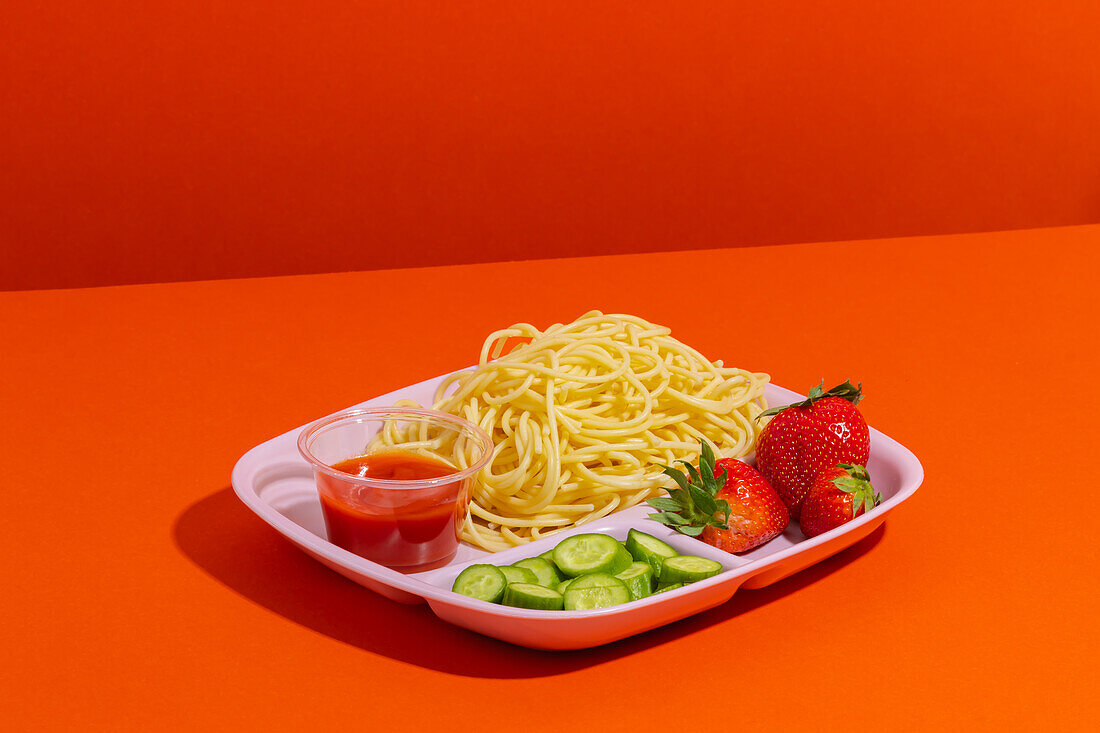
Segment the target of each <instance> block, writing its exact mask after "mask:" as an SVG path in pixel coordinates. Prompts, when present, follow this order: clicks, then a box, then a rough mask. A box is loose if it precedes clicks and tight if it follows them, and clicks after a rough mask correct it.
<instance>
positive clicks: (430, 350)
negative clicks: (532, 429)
mask: <svg viewBox="0 0 1100 733" xmlns="http://www.w3.org/2000/svg"><path fill="white" fill-rule="evenodd" d="M1097 273H1100V226H1084V227H1070V228H1058V229H1040V230H1030V231H1013V232H1000V233H992V234H971V235H957V236H944V237H927V238H912V239H894V240H880V241H860V242H841V243H826V244H808V245H791V246H780V247H763V248H753V249H728V250H708V251H692V252H679V253H672V254H661V253H658V254H639V255H621V256H608V257H594V258H580V259H562V260H549V261H534V262H512V263H501V264H483V265H468V266H453V267H438V268H424V269H409V270H391V271H374V272H363V273H348V274H334V275H310V276H298V277H286V278H270V279H256V280H231V281H218V282H192V283H176V284H167V285H140V286H126V287H111V288H101V289H90V290H67V291H33V292H9V293H0V338H2V342H0V343H2V346H0V363H2V366H3V377H4V378H3V380H2V382H0V407H2V410H3V413H2V414H3V421H2V427H0V431H2V433H0V436H2V445H3V446H4V450H5V456H6V460H5V462H4V466H5V470H4V482H3V486H4V489H5V492H4V493H5V499H6V501H5V506H6V512H5V521H4V523H3V531H2V532H0V543H2V544H0V551H2V554H3V564H2V567H3V572H4V581H5V582H4V587H5V593H4V600H3V602H2V603H0V608H2V611H0V629H2V632H0V633H2V635H3V638H2V642H0V648H2V649H3V659H4V665H3V684H2V685H0V696H2V697H4V698H6V699H4V700H3V704H2V708H3V709H4V711H5V712H4V713H3V717H5V718H7V719H8V720H9V723H14V724H15V728H17V729H46V728H64V729H69V730H88V729H115V730H123V729H136V730H159V729H165V728H168V729H190V730H229V729H235V730H278V729H318V730H320V729H329V730H339V729H351V728H354V729H357V730H387V729H391V727H392V729H394V730H410V731H417V730H447V731H450V730H505V731H507V730H523V731H532V730H548V731H549V730H562V729H566V730H584V729H592V730H597V729H598V730H616V731H618V730H649V729H653V730H658V729H661V730H671V729H674V728H671V727H670V726H675V729H683V730H688V729H691V730H701V731H709V730H724V729H727V728H729V729H732V730H739V729H742V728H743V729H746V730H765V729H779V728H782V729H790V730H798V729H803V728H804V729H832V730H854V729H875V730H894V729H913V730H931V729H935V728H941V727H943V728H947V729H952V730H962V729H966V730H973V729H1005V728H1008V729H1028V728H1031V729H1041V730H1079V729H1080V730H1084V729H1096V727H1097V726H1098V725H1100V716H1098V707H1097V702H1096V692H1097V681H1098V675H1097V673H1096V671H1095V664H1096V662H1095V657H1096V654H1097V652H1100V644H1098V634H1097V630H1098V624H1097V622H1096V608H1097V601H1098V594H1097V587H1098V583H1097V577H1098V575H1100V564H1098V561H1097V551H1096V545H1097V543H1096V541H1095V539H1093V538H1091V537H1090V536H1089V532H1090V531H1091V530H1090V529H1089V527H1090V526H1091V524H1090V522H1089V521H1086V522H1085V523H1084V524H1081V523H1079V522H1078V521H1077V520H1076V519H1074V518H1073V517H1072V516H1071V515H1072V514H1073V513H1074V512H1076V511H1078V510H1080V511H1082V512H1083V513H1084V515H1085V518H1086V519H1088V518H1089V517H1091V516H1093V507H1092V496H1091V488H1092V486H1093V484H1094V483H1095V473H1096V455H1097V451H1096V447H1095V440H1096V436H1097V431H1096V425H1095V424H1096V414H1097V412H1098V410H1100V400H1098V397H1097V394H1098V390H1097V387H1096V384H1095V381H1096V374H1097V373H1098V372H1100V359H1098V354H1100V349H1098V346H1097V339H1096V335H1095V324H1096V322H1097V320H1098V318H1100V298H1098V297H1097V277H1096V276H1097ZM592 308H598V309H601V310H605V311H609V312H628V313H634V314H637V315H641V316H643V317H645V318H648V319H650V320H653V321H656V322H658V323H662V324H665V325H668V326H671V327H672V329H673V333H674V335H676V336H677V337H679V338H680V339H681V340H683V341H686V342H687V343H690V344H692V345H694V346H696V347H698V348H699V349H700V350H701V351H702V352H703V353H704V354H706V355H708V356H709V357H711V358H714V359H718V358H721V359H724V360H725V361H726V362H727V363H730V364H735V365H738V366H742V367H745V368H750V369H754V370H762V371H767V372H769V373H770V374H771V375H772V378H773V381H775V382H776V383H777V384H779V385H782V386H786V387H789V388H792V389H795V390H798V391H802V392H804V391H805V390H806V389H808V388H809V387H810V386H812V385H814V384H817V383H818V382H819V381H821V380H822V379H824V380H825V381H826V382H839V381H843V380H844V379H845V378H849V377H850V378H852V379H853V380H856V379H858V380H862V382H863V384H864V387H865V391H866V393H867V399H866V400H865V401H864V402H863V403H862V405H861V408H862V409H863V410H864V412H865V414H866V415H867V417H868V420H869V422H870V423H871V424H872V425H873V426H875V427H877V428H878V429H880V430H882V431H883V432H885V433H886V434H888V435H890V436H892V437H894V438H896V439H897V440H899V441H900V442H902V443H903V444H905V445H906V446H908V447H909V448H911V449H912V450H913V451H914V452H915V453H916V455H917V456H918V457H919V458H920V459H921V461H922V462H923V464H924V466H925V470H926V474H927V476H926V480H925V483H924V485H923V487H922V488H921V489H920V490H919V491H918V492H917V494H916V495H915V496H914V497H913V499H911V500H910V501H908V502H907V503H905V504H904V505H902V506H901V507H900V508H899V509H898V510H897V511H896V512H895V513H894V514H892V515H891V517H890V519H889V521H888V522H887V523H886V525H885V526H884V527H883V528H882V529H880V530H878V531H876V532H875V533H874V534H872V535H871V536H870V537H868V538H867V539H865V540H863V541H861V542H860V543H859V544H857V545H856V546H854V547H853V548H851V549H849V550H846V551H844V552H843V553H841V554H839V555H837V556H835V557H833V558H831V559H829V560H827V561H825V562H822V563H821V564H819V565H817V566H815V567H813V568H812V569H810V570H807V571H805V572H802V573H800V574H798V575H796V576H794V577H791V578H789V579H787V580H785V581H782V582H780V583H778V584H776V585H774V586H771V587H769V588H766V589H764V590H758V591H741V592H738V593H737V594H736V595H735V596H734V598H733V600H731V601H730V602H728V603H726V604H725V605H723V606H720V607H718V608H716V609H714V610H711V611H708V612H705V613H702V614H700V615H698V616H695V617H692V618H689V619H687V620H684V621H681V622H678V623H675V624H673V625H670V626H667V627H663V628H660V629H657V630H655V631H652V632H649V633H646V634H643V635H641V636H637V637H633V638H630V639H627V640H624V641H621V642H618V643H615V644H611V645H609V646H605V647H600V648H595V649H590V650H586V651H577V652H557V653H554V652H539V651H533V650H529V649H524V648H519V647H514V646H510V645H508V644H505V643H503V642H498V641H495V640H492V639H488V638H484V637H481V636H478V635H476V634H474V633H471V632H468V631H465V630H462V629H459V628H456V627H453V626H450V625H448V624H446V623H444V622H442V621H439V620H438V619H436V618H435V617H434V616H433V615H432V614H431V612H430V610H429V609H428V608H427V607H426V606H404V605H399V604H396V603H393V602H390V601H388V600H385V599H383V598H382V597H380V596H377V595H375V594H373V593H371V592H370V591H367V590H365V589H363V588H361V587H359V586H357V585H355V584H353V583H352V582H350V581H348V580H345V579H344V578H342V577H341V576H339V575H337V574H335V573H333V572H332V571H330V570H327V569H326V568H324V567H322V566H321V565H320V564H318V563H316V562H314V561H313V560H311V559H309V558H308V557H306V556H305V555H304V554H303V553H301V552H300V551H298V550H297V549H295V548H294V547H293V546H291V545H290V544H289V543H288V542H286V541H285V540H284V539H283V538H282V537H280V536H279V535H278V534H277V533H276V532H275V531H274V530H272V529H270V528H269V527H268V526H267V525H266V524H264V523H263V522H262V521H260V520H259V519H257V518H256V517H255V516H253V515H252V514H251V513H250V512H249V511H248V510H247V509H246V508H245V507H244V506H243V505H242V504H241V503H240V502H239V501H238V500H237V498H236V497H235V496H234V494H233V492H232V490H231V488H230V487H229V472H230V469H231V468H232V466H233V464H234V463H235V462H236V460H237V458H238V457H239V456H240V455H241V454H243V453H244V452H245V451H246V450H248V449H249V448H250V447H252V446H254V445H256V444H258V443H260V442H263V441H265V440H267V439H269V438H271V437H273V436H275V435H278V434H280V433H283V432H285V431H287V430H290V429H292V428H294V427H296V426H299V425H301V424H304V423H306V422H308V421H310V420H312V419H314V418H317V417H319V416H321V415H324V414H327V413H330V412H333V411H335V410H338V409H340V408H342V407H345V406H348V405H351V404H354V403H356V402H359V401H362V400H364V399H367V398H369V397H372V396H375V395H378V394H382V393H385V392H388V391H390V390H393V389H395V388H397V387H400V386H402V385H406V384H410V383H413V382H417V381H420V380H422V379H425V378H428V377H432V376H435V375H437V374H441V373H444V372H447V371H450V370H453V369H456V368H460V367H463V366H465V365H468V364H470V363H471V362H473V361H475V360H476V357H477V353H478V350H479V347H480V344H481V341H482V339H483V338H484V337H485V336H486V335H487V334H488V333H489V332H490V331H492V330H494V329H496V328H498V327H501V326H504V325H507V324H511V323H513V322H517V321H529V322H531V323H534V324H536V325H540V326H545V325H548V324H550V323H552V322H555V321H560V320H571V319H573V318H575V317H577V316H578V315H580V314H581V313H583V312H585V311H586V310H589V309H592Z"/></svg>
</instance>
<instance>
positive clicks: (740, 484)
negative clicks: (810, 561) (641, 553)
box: [648, 442, 790, 552]
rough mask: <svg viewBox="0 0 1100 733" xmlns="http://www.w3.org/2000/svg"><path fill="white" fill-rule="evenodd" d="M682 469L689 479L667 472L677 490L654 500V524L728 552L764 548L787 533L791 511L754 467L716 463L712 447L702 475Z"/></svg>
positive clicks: (732, 462)
mask: <svg viewBox="0 0 1100 733" xmlns="http://www.w3.org/2000/svg"><path fill="white" fill-rule="evenodd" d="M680 463H683V464H684V466H685V467H686V468H687V474H688V475H686V476H685V475H684V473H683V472H682V471H679V470H677V469H675V468H672V467H671V466H665V467H664V473H665V474H667V475H668V476H671V477H672V479H673V480H674V481H675V482H676V485H677V488H675V489H671V490H670V491H669V492H668V493H669V495H668V497H667V498H666V497H660V498H657V499H649V500H648V503H649V505H650V506H652V507H653V508H655V509H660V510H661V511H660V512H659V513H657V514H650V515H649V516H650V517H651V518H652V519H654V520H656V521H658V522H661V523H662V524H666V525H668V526H669V527H672V528H673V529H675V530H677V531H679V532H682V533H684V534H686V535H689V536H691V537H699V538H700V539H701V540H702V541H703V542H706V543H707V544H708V545H711V546H713V547H717V548H718V549H719V550H725V551H726V552H745V551H747V550H751V549H753V548H754V547H759V546H760V545H762V544H764V543H765V542H767V541H768V540H770V539H772V538H773V537H775V536H776V535H778V534H779V533H781V532H782V531H783V530H784V529H786V528H787V524H788V523H789V522H790V513H789V512H788V511H787V507H786V506H785V505H784V504H783V501H782V500H781V499H780V498H779V495H778V494H776V493H775V489H773V488H772V487H771V486H770V485H769V484H768V482H767V481H766V480H764V477H763V476H761V475H760V474H759V473H757V471H756V469H755V468H753V467H752V466H750V465H749V464H747V463H742V462H741V461H738V460H736V459H734V458H723V459H722V460H720V461H718V462H717V463H715V461H714V451H713V449H711V447H710V445H708V444H707V443H706V442H704V443H703V449H702V453H701V456H700V458H699V468H698V469H696V468H695V466H693V465H691V464H690V463H688V462H687V461H680Z"/></svg>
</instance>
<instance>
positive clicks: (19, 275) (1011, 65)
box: [0, 0, 1100, 289]
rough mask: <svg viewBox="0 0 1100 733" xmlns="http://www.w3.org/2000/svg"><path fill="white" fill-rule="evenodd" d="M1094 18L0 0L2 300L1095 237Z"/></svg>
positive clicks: (263, 0) (643, 7)
mask: <svg viewBox="0 0 1100 733" xmlns="http://www.w3.org/2000/svg"><path fill="white" fill-rule="evenodd" d="M1098 29H1100V3H1096V2H1095V1H1094V0H1057V1H1056V2H1047V3H1032V2H1011V1H1009V0H970V1H969V2H958V1H957V0H952V1H950V2H947V1H943V0H930V1H926V2H921V3H912V2H899V1H894V0H888V1H871V0H861V1H860V0H838V1H835V2H829V3H810V2H766V3H748V2H731V1H729V0H727V1H718V0H715V1H713V2H697V1H690V0H688V1H685V0H677V1H676V2H672V1H671V0H665V1H664V2H640V1H638V0H631V2H574V1H572V0H568V1H567V0H556V1H555V2H546V3H524V2H514V1H499V2H477V3H473V2H450V3H446V2H437V1H435V0H432V1H429V2H407V1H405V2H392V3H390V2H387V3H380V2H369V1H368V0H310V1H309V2H302V0H293V1H292V2H276V1H273V0H252V1H246V0H189V1H188V2H182V1H179V2H168V0H148V1H147V2H144V3H138V2H132V0H114V1H112V0H86V1H85V2H77V1H75V0H43V1H41V2H34V3H30V2H25V3H4V8H3V9H0V166H2V168H0V170H2V175H0V247H2V248H3V262H2V266H0V288H4V289H11V288H40V287H69V286H83V285H97V284H106V283H129V282H141V281H160V280H179V279H199V278H217V277H236V276H251V275H269V274H283V273H293V272H319V271H332V270H351V269H369V268H379V267H396V266H411V265H418V264H436V263H452V262H469V261H484V260H501V259H519V258H531V257H553V256H559V255H577V254H586V253H592V254H595V253H615V252H625V251H648V250H669V249H677V248H689V247H690V248H700V247H728V246H738V245H755V244H769V243H779V242H793V241H813V240H826V239H850V238H858V237H879V236H892V235H906V234H916V233H937V232H957V231H973V230H983V229H1006V228H1018V227H1031V226H1041V225H1056V224H1071V223H1084V222H1097V221H1100V61H1098V56H1097V51H1096V37H1097V30H1098Z"/></svg>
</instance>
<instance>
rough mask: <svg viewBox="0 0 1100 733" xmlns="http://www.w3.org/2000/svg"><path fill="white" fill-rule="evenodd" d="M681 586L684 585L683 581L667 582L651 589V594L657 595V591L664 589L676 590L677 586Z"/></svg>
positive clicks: (663, 590)
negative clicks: (653, 589)
mask: <svg viewBox="0 0 1100 733" xmlns="http://www.w3.org/2000/svg"><path fill="white" fill-rule="evenodd" d="M683 587H684V584H683V583H669V584H668V585H662V586H661V587H660V588H658V589H657V590H655V591H653V595H657V594H658V593H664V592H665V591H670V590H676V589H677V588H683Z"/></svg>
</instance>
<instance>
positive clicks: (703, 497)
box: [688, 486, 718, 515]
mask: <svg viewBox="0 0 1100 733" xmlns="http://www.w3.org/2000/svg"><path fill="white" fill-rule="evenodd" d="M688 491H689V492H690V493H691V499H692V501H694V502H695V506H696V507H698V508H699V511H701V512H702V513H703V514H707V515H713V514H714V513H715V512H716V511H718V505H717V504H715V503H714V497H713V496H711V495H710V494H709V493H707V491H706V489H701V488H699V487H698V486H689V487H688Z"/></svg>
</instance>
